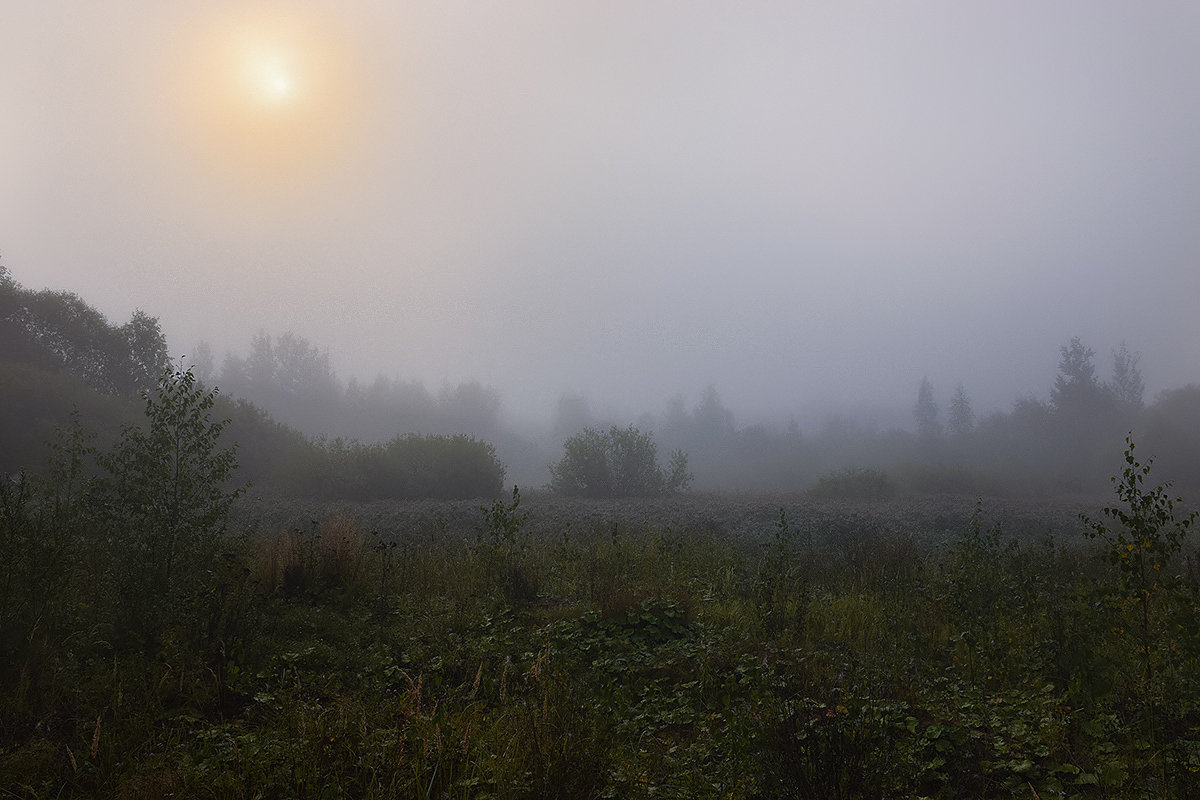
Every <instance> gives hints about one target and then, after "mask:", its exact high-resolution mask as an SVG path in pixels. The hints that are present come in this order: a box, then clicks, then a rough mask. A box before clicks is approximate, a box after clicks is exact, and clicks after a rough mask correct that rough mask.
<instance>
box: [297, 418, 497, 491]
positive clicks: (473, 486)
mask: <svg viewBox="0 0 1200 800" xmlns="http://www.w3.org/2000/svg"><path fill="white" fill-rule="evenodd" d="M281 472H282V474H281V479H280V484H281V488H282V489H283V490H284V491H285V492H287V493H290V494H296V495H308V496H315V497H320V498H323V499H328V500H383V499H393V500H411V499H418V498H434V499H438V500H456V499H469V498H474V497H495V496H496V495H498V494H500V492H501V491H502V490H503V488H504V473H505V468H504V465H503V464H502V463H500V460H499V459H498V458H497V457H496V448H495V447H494V446H493V445H492V444H490V443H488V442H484V441H481V440H479V439H476V438H474V437H472V436H466V435H464V434H458V435H455V436H443V435H436V434H434V435H428V436H418V435H416V434H409V435H407V436H397V437H396V438H394V439H392V440H391V441H389V442H387V443H384V444H379V443H371V444H367V443H363V442H353V441H351V442H347V441H345V440H343V439H334V440H333V441H318V442H315V443H312V445H311V446H310V448H309V450H308V452H300V453H297V454H296V459H295V461H294V462H293V463H292V464H290V465H288V466H287V467H286V468H285V469H283V470H282V471H281Z"/></svg>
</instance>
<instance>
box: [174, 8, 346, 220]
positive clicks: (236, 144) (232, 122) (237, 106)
mask: <svg viewBox="0 0 1200 800" xmlns="http://www.w3.org/2000/svg"><path fill="white" fill-rule="evenodd" d="M229 13H230V14H231V15H232V16H230V17H228V18H222V19H218V20H215V21H214V24H213V25H212V26H211V28H210V29H209V30H207V32H206V33H204V34H203V35H202V36H201V37H200V38H199V40H198V44H197V45H196V46H194V47H193V49H192V50H191V51H189V53H188V55H187V56H186V62H185V64H184V74H183V77H182V79H181V80H180V82H179V86H178V89H177V91H176V95H177V100H178V103H179V112H180V113H179V114H178V119H179V121H180V123H181V135H182V137H183V138H184V139H185V140H186V141H188V142H190V145H189V150H190V151H191V152H192V153H193V156H195V155H199V156H200V157H201V161H199V162H195V166H193V169H195V168H196V167H200V170H199V171H198V173H197V177H198V178H199V179H201V180H203V181H204V182H205V185H206V186H208V187H212V188H215V189H216V190H217V191H221V192H227V193H229V195H230V196H231V197H234V196H236V197H244V198H246V199H247V200H248V199H249V198H251V197H253V198H258V200H257V202H259V203H262V202H276V201H278V200H280V199H283V198H289V197H292V196H294V195H296V194H297V193H298V192H302V191H311V190H312V189H313V188H314V187H315V186H317V185H318V184H319V183H320V181H321V180H324V179H326V178H328V177H329V176H331V175H337V174H338V173H339V171H342V170H345V169H346V166H347V164H348V161H349V160H350V159H351V158H352V157H353V156H354V155H355V153H356V151H357V150H359V149H361V148H360V147H359V144H360V143H359V141H358V140H357V137H360V136H361V134H362V132H361V130H360V128H361V126H362V123H361V119H362V109H363V107H364V104H363V100H362V98H363V95H364V93H363V90H362V85H363V83H364V81H363V76H362V75H361V74H356V70H355V66H354V62H355V59H354V52H355V49H354V48H353V47H351V46H350V44H349V42H348V40H347V39H346V37H345V36H344V35H339V28H338V26H337V25H336V24H333V22H332V21H331V20H328V19H322V18H320V17H318V16H316V15H315V14H314V13H313V12H311V10H309V11H304V10H302V9H300V8H298V7H296V6H293V5H287V6H279V7H277V8H274V9H273V10H271V11H263V10H258V11H256V12H254V13H249V14H248V13H247V12H244V11H238V12H234V11H230V12H229ZM193 160H194V159H193ZM214 181H215V182H216V183H214Z"/></svg>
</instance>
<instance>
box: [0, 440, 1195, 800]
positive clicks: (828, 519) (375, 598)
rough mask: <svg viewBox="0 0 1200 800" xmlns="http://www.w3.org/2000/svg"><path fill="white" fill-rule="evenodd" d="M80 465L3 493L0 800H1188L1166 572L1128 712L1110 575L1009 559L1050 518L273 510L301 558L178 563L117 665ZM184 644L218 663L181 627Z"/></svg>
mask: <svg viewBox="0 0 1200 800" xmlns="http://www.w3.org/2000/svg"><path fill="white" fill-rule="evenodd" d="M90 447H91V445H90V443H89V441H88V440H87V438H86V436H83V435H82V433H80V434H79V435H76V434H75V433H73V432H67V433H64V436H63V439H62V440H61V443H60V447H59V450H58V456H57V458H56V465H57V466H56V469H55V470H54V471H53V472H52V473H51V474H50V475H49V476H48V479H47V481H46V483H45V484H35V483H29V484H27V485H25V486H24V488H21V486H20V485H19V484H12V483H9V484H0V544H3V545H4V546H5V547H6V548H8V549H7V550H6V551H5V552H4V553H3V554H0V555H4V556H6V557H7V556H18V558H17V560H16V561H15V562H14V564H13V565H12V567H10V569H9V571H8V572H3V571H0V578H4V580H5V581H6V582H5V584H4V588H5V590H6V591H7V592H8V593H6V594H5V595H3V598H4V605H3V606H0V613H3V614H4V615H5V616H4V618H3V622H4V628H2V629H0V640H2V641H3V642H4V643H5V647H6V648H8V649H7V650H6V651H5V652H4V653H3V654H2V656H3V657H2V658H0V785H2V786H3V787H4V789H5V790H6V791H8V792H9V793H11V794H14V795H16V796H22V797H31V798H40V797H55V796H58V797H88V796H119V797H129V798H150V797H164V796H171V795H173V796H179V797H184V796H203V795H206V794H209V795H219V796H223V797H224V796H228V797H247V798H249V797H256V796H263V797H267V796H270V797H276V796H307V797H363V798H395V797H450V798H483V797H490V798H505V799H506V800H508V799H511V800H517V799H518V798H528V797H547V798H553V797H560V798H577V797H580V798H602V797H622V798H654V797H711V798H723V799H724V798H733V799H734V800H753V799H755V798H764V797H782V798H789V797H840V798H849V799H852V800H867V798H879V797H926V798H953V797H973V798H975V797H977V798H984V799H985V800H991V799H993V798H996V799H998V798H1009V797H1018V796H1024V797H1029V796H1038V797H1079V798H1090V797H1112V798H1126V797H1130V798H1132V797H1148V796H1152V797H1163V798H1188V797H1193V796H1197V792H1198V791H1200V735H1197V731H1200V700H1198V699H1197V697H1198V695H1197V693H1196V691H1195V687H1196V686H1197V685H1200V681H1198V678H1200V652H1198V650H1200V648H1197V647H1196V646H1195V645H1194V643H1193V641H1192V640H1193V639H1195V638H1197V637H1196V630H1195V628H1196V625H1195V622H1194V619H1195V618H1196V617H1197V616H1198V615H1197V613H1196V611H1197V608H1198V606H1197V602H1196V598H1197V597H1200V589H1198V588H1197V586H1198V584H1197V580H1196V577H1195V576H1194V575H1192V574H1190V573H1189V572H1187V571H1186V570H1181V571H1180V576H1179V578H1178V581H1179V584H1178V586H1177V587H1176V589H1177V591H1176V592H1175V593H1174V594H1175V597H1174V600H1173V603H1174V613H1173V614H1172V615H1168V616H1164V617H1163V618H1162V621H1163V623H1164V624H1163V625H1162V626H1161V628H1160V631H1159V634H1160V635H1159V639H1158V646H1159V647H1160V650H1161V651H1162V652H1163V653H1166V652H1167V651H1169V650H1171V648H1172V647H1177V648H1178V652H1174V651H1172V655H1171V656H1170V658H1169V659H1167V658H1166V657H1165V656H1164V660H1163V661H1162V662H1161V663H1163V664H1164V665H1167V664H1168V661H1169V666H1170V669H1169V670H1168V669H1158V670H1157V671H1156V676H1157V677H1156V681H1157V682H1156V693H1155V697H1154V698H1153V699H1154V702H1152V703H1145V702H1143V700H1144V698H1143V697H1142V696H1134V695H1131V694H1130V693H1129V692H1128V691H1127V690H1126V688H1127V687H1125V686H1123V685H1121V684H1119V683H1117V684H1113V683H1112V682H1111V681H1110V677H1111V676H1110V673H1109V672H1108V671H1106V670H1104V669H1093V668H1092V667H1093V666H1095V665H1098V664H1099V665H1102V664H1104V663H1105V662H1107V661H1113V662H1115V663H1119V664H1120V663H1126V662H1127V661H1129V658H1128V654H1126V653H1124V652H1123V651H1122V648H1123V646H1124V643H1123V642H1122V641H1121V640H1120V639H1117V638H1113V637H1108V636H1105V635H1103V634H1104V632H1105V631H1107V630H1108V629H1109V628H1111V627H1114V626H1119V625H1121V624H1123V623H1125V622H1127V621H1128V620H1129V619H1131V618H1132V615H1131V611H1130V608H1127V607H1124V606H1123V605H1122V603H1121V602H1120V601H1121V598H1123V597H1125V595H1124V594H1123V592H1124V591H1125V590H1124V582H1123V579H1122V578H1121V576H1120V575H1119V574H1117V573H1115V572H1114V571H1113V570H1111V569H1108V567H1107V565H1106V564H1099V563H1097V562H1096V560H1095V559H1088V558H1085V557H1084V556H1085V555H1086V550H1085V545H1084V544H1083V543H1081V542H1078V541H1077V537H1072V539H1071V541H1072V544H1070V545H1067V546H1063V547H1055V546H1053V545H1049V544H1047V543H1046V542H1044V541H1043V540H1042V538H1040V537H1041V536H1042V534H1044V533H1045V531H1046V530H1047V529H1051V530H1054V531H1056V532H1058V533H1072V534H1073V533H1074V532H1075V529H1074V528H1072V527H1071V526H1072V525H1073V524H1076V523H1077V513H1076V512H1077V511H1078V509H1074V508H1071V509H1067V508H1065V507H1061V506H1055V507H1049V506H1037V507H1033V506H1029V505H1015V504H1009V505H1006V504H1004V503H1002V502H1000V501H992V503H993V505H991V506H989V518H990V519H993V520H995V522H994V523H992V524H987V523H985V520H984V517H983V508H982V504H980V505H976V506H975V507H974V509H972V508H971V507H970V506H967V505H966V504H964V503H962V502H961V501H957V500H953V499H947V498H939V499H928V498H927V499H924V500H923V501H922V502H921V503H920V504H916V503H908V504H905V503H904V502H897V503H890V504H887V505H886V506H882V505H874V506H872V505H864V504H858V505H849V506H847V505H842V504H836V503H812V502H809V501H807V500H800V499H795V498H793V499H792V500H791V501H789V503H788V504H787V505H784V506H783V507H781V506H780V504H779V503H778V502H777V499H776V498H772V499H771V500H769V501H764V500H762V499H754V498H729V497H724V498H716V497H712V496H709V497H697V498H690V499H688V500H687V501H675V500H673V501H670V502H662V501H660V500H657V499H650V500H621V501H614V502H610V503H586V504H580V503H578V502H575V501H563V500H559V499H556V498H550V497H539V496H537V495H532V496H530V497H529V498H523V497H522V496H521V495H520V493H519V492H518V491H516V490H515V488H514V491H513V493H512V496H511V499H510V498H505V499H503V500H499V499H498V500H496V501H495V502H493V503H491V504H490V505H485V506H483V507H482V508H481V507H480V505H479V504H478V503H475V502H462V503H450V502H443V503H436V504H434V503H396V504H382V503H371V504H364V505H361V506H358V507H356V508H354V514H353V515H348V514H347V513H345V504H343V503H338V504H337V507H338V508H337V511H336V512H335V511H334V510H333V508H331V507H330V506H325V507H322V506H320V505H319V504H304V503H302V502H301V501H299V500H297V499H294V498H293V499H289V500H288V501H287V509H288V512H289V514H291V515H293V516H294V515H295V514H297V513H301V512H303V516H304V519H305V521H306V522H307V519H308V517H309V511H310V509H312V510H313V519H314V521H313V522H312V523H311V528H309V529H308V530H306V531H305V532H300V531H296V530H289V531H283V532H281V533H278V534H275V535H270V534H268V535H264V536H262V537H260V538H258V539H257V540H255V541H254V542H252V543H247V544H246V545H245V546H242V547H240V548H238V549H236V550H234V551H233V552H232V553H231V556H230V557H229V558H221V559H218V562H219V563H218V564H217V565H216V566H217V567H218V568H217V569H215V570H214V569H212V567H213V566H214V565H210V564H199V563H190V562H188V561H187V560H186V559H177V561H176V567H175V572H176V575H177V577H179V578H180V579H181V580H185V581H186V580H190V579H189V578H188V577H187V576H186V575H185V574H184V573H185V572H191V571H195V572H197V573H205V574H207V573H209V572H212V573H213V576H212V577H211V578H203V579H202V580H201V582H202V583H203V582H206V581H207V582H208V585H209V587H210V589H209V590H208V591H207V592H206V594H205V596H217V597H220V598H222V599H221V601H220V603H219V604H218V603H214V604H213V605H212V606H202V605H200V604H196V605H191V606H189V607H190V608H191V609H193V611H189V612H185V611H184V610H183V608H184V607H182V606H181V607H180V608H179V611H178V613H177V614H176V615H175V617H174V618H173V619H172V620H170V624H169V625H167V626H166V627H165V628H164V629H163V634H164V635H163V636H162V637H161V638H160V640H159V645H160V646H159V647H157V648H145V647H142V646H141V645H140V644H139V643H137V642H130V641H128V640H127V638H125V637H119V636H111V635H109V634H110V632H111V630H112V623H111V622H109V621H108V620H110V619H114V618H119V615H117V614H115V603H116V601H115V600H114V599H111V598H110V595H111V590H110V588H109V586H108V582H110V581H111V580H112V579H113V576H114V570H113V569H112V568H111V567H112V566H114V565H115V563H117V562H116V558H118V557H123V555H122V553H123V551H122V550H121V549H120V547H119V543H118V542H116V541H115V540H114V539H113V537H114V536H116V535H117V532H116V531H115V530H114V529H113V528H111V527H108V525H107V523H108V520H109V519H111V516H110V515H108V514H99V513H98V512H97V508H98V506H97V501H98V500H100V499H104V500H105V501H106V502H110V503H115V502H116V499H115V497H116V496H115V495H112V494H111V493H105V494H103V495H98V494H96V492H95V490H94V488H93V487H92V486H91V485H90V483H89V478H88V474H89V473H88V469H87V461H88V458H87V455H86V454H87V453H88V452H89V450H90ZM1131 466H1132V465H1131ZM106 480H107V479H106ZM1134 482H1135V483H1136V481H1134ZM1141 491H1142V493H1143V494H1149V493H1150V492H1147V490H1145V489H1144V488H1143V489H1142V490H1141ZM51 498H57V499H51ZM255 507H256V508H259V507H260V506H259V505H258V504H256V506H255ZM1127 513H1128V512H1127ZM318 517H319V518H318ZM131 518H132V517H131ZM72 520H74V522H72ZM772 523H773V524H772ZM93 525H95V526H99V527H97V528H96V529H95V530H93V529H92V528H91V527H90V526H93ZM60 526H63V527H61V528H60ZM368 530H370V531H371V533H370V534H368V533H366V531H368ZM64 531H65V532H64ZM55 535H57V536H61V537H62V538H61V542H62V548H63V552H64V553H65V557H61V558H60V557H59V555H57V554H56V553H52V552H50V551H49V550H46V551H42V552H41V554H40V555H39V556H38V559H39V561H38V563H39V564H41V565H42V566H41V567H40V569H42V572H33V571H30V570H29V569H28V563H29V562H21V561H20V560H19V553H17V552H13V550H14V548H18V547H19V546H23V545H24V544H26V543H31V542H33V541H35V540H36V539H38V538H40V537H47V536H55ZM1114 535H1115V534H1114ZM14 541H16V542H18V544H11V543H12V542H14ZM368 542H373V546H372V545H368ZM1184 550H1186V545H1185V547H1184V549H1181V550H1180V551H1178V552H1176V554H1175V555H1176V558H1175V560H1174V561H1172V562H1169V563H1176V562H1180V561H1182V558H1181V554H1182V553H1183V552H1184ZM85 565H86V569H85V568H84V566H85ZM226 565H228V568H226ZM3 566H9V565H8V564H7V562H6V563H5V564H4V565H3ZM96 566H99V567H100V569H98V570H97V569H95V567H96ZM843 567H845V568H843ZM1151 569H1152V566H1151ZM218 573H219V574H218ZM289 575H290V576H291V577H290V578H289V577H288V576H289ZM5 576H7V577H5ZM33 581H49V582H50V585H49V586H48V587H47V588H45V589H42V587H39V586H32V585H30V584H31V582H33ZM16 584H21V585H20V586H19V587H17V588H19V591H17V592H15V593H13V592H12V591H8V590H10V589H12V588H14V587H16ZM39 591H41V595H39V594H38V592H39ZM38 597H41V598H42V602H41V603H40V605H39V603H37V602H33V601H35V600H37V598H38ZM14 598H17V599H18V600H19V602H18V603H17V604H15V605H14V602H13V599H14ZM1129 602H1130V603H1132V602H1133V601H1132V600H1131V601H1129ZM218 608H219V609H220V613H217V609H218ZM201 611H203V612H204V613H203V614H201V613H200V612H201ZM205 618H207V619H214V618H215V619H218V623H217V624H216V625H215V626H214V627H215V628H216V629H219V631H220V634H219V635H218V636H217V637H215V638H213V637H209V638H207V640H206V639H205V637H200V636H197V635H195V634H194V633H192V632H191V631H195V630H196V629H197V628H207V627H208V625H209V623H208V622H206V621H205ZM1189 619H1190V620H1191V621H1190V622H1189ZM13 623H19V624H20V625H21V626H23V627H21V629H20V630H18V631H17V632H15V633H10V628H11V626H12V624H13ZM1189 625H1190V626H1191V627H1188V626H1189ZM1061 640H1066V641H1068V642H1069V643H1070V647H1072V648H1079V649H1081V650H1084V651H1086V653H1085V656H1086V657H1081V658H1080V659H1078V660H1076V661H1074V662H1071V661H1070V659H1067V658H1065V657H1064V653H1063V652H1062V651H1061V650H1056V648H1060V647H1062V646H1061V645H1060V641H1061ZM1135 655H1136V654H1135ZM1134 660H1136V658H1135V659H1134ZM1064 664H1066V666H1067V667H1070V668H1064ZM1072 664H1073V665H1074V666H1071V665H1072Z"/></svg>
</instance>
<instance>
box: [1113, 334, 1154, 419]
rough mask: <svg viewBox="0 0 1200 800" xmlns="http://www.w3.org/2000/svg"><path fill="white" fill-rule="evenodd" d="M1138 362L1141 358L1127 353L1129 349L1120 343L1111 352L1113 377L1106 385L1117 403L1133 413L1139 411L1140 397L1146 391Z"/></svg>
mask: <svg viewBox="0 0 1200 800" xmlns="http://www.w3.org/2000/svg"><path fill="white" fill-rule="evenodd" d="M1139 361H1141V356H1140V355H1139V354H1138V353H1131V352H1129V348H1128V347H1126V346H1125V343H1124V342H1121V346H1120V347H1118V348H1117V349H1116V350H1114V351H1113V376H1112V380H1111V381H1110V382H1109V384H1108V390H1109V392H1110V393H1111V394H1112V396H1113V398H1114V399H1116V401H1117V403H1118V404H1119V405H1120V406H1121V407H1122V408H1125V409H1129V410H1133V411H1137V410H1140V409H1141V407H1142V404H1143V401H1142V395H1143V394H1144V393H1145V391H1146V384H1145V382H1144V381H1143V380H1142V371H1141V369H1139V368H1138V362H1139Z"/></svg>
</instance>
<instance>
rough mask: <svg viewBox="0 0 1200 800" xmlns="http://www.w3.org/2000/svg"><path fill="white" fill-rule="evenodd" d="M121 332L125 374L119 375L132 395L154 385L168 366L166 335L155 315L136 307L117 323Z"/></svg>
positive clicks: (168, 352) (168, 354)
mask: <svg viewBox="0 0 1200 800" xmlns="http://www.w3.org/2000/svg"><path fill="white" fill-rule="evenodd" d="M121 333H123V334H124V335H125V341H126V343H127V344H128V346H129V357H128V359H127V361H126V372H127V375H125V376H123V377H124V378H125V382H126V383H127V388H128V392H129V393H130V394H136V393H137V392H142V391H148V390H150V389H152V388H154V386H156V385H157V384H158V381H159V380H160V379H161V378H162V376H163V374H164V373H166V372H167V370H168V369H170V368H171V353H170V351H169V350H168V349H167V337H166V336H164V335H163V332H162V329H161V328H159V326H158V318H157V317H152V316H150V315H149V314H147V313H146V312H145V311H142V310H141V309H140V308H139V309H138V310H136V311H134V312H133V316H132V317H130V319H129V322H126V323H125V324H124V325H122V326H121Z"/></svg>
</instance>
